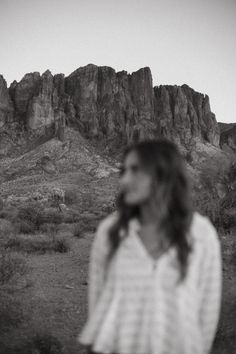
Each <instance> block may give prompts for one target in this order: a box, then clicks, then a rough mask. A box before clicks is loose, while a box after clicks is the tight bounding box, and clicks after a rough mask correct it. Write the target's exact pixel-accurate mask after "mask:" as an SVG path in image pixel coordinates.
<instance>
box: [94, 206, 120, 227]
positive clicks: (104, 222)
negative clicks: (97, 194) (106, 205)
mask: <svg viewBox="0 0 236 354" xmlns="http://www.w3.org/2000/svg"><path fill="white" fill-rule="evenodd" d="M118 215H119V214H118V211H116V210H115V211H113V212H112V213H110V214H108V215H106V216H105V217H104V218H103V219H101V220H100V222H99V223H98V229H102V230H105V229H108V228H109V227H110V226H111V225H113V223H114V222H116V220H117V219H118Z"/></svg>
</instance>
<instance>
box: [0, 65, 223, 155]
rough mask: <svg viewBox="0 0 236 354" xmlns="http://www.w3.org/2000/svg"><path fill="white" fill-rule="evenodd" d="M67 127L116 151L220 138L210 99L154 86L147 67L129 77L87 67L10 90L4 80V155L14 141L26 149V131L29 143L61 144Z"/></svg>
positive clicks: (0, 86)
mask: <svg viewBox="0 0 236 354" xmlns="http://www.w3.org/2000/svg"><path fill="white" fill-rule="evenodd" d="M66 125H69V126H74V127H77V129H78V130H79V131H80V133H81V134H82V136H84V137H85V138H89V139H91V140H96V141H100V142H101V143H104V144H107V145H108V146H109V148H110V149H111V150H115V151H116V150H117V149H119V148H120V146H121V145H122V144H126V143H129V142H131V141H137V140H139V139H141V138H144V137H147V138H150V137H157V136H160V135H162V136H166V137H168V138H171V139H172V140H174V141H175V142H176V143H178V144H179V145H181V146H184V147H186V148H187V147H188V146H189V144H190V142H191V141H192V140H194V139H198V140H200V141H202V142H209V143H210V144H213V145H215V146H219V139H220V129H219V127H218V124H217V121H216V118H215V115H214V114H213V113H212V112H211V109H210V103H209V97H208V96H207V95H203V94H201V93H198V92H196V91H194V90H193V89H192V88H190V87H188V86H187V85H182V86H176V85H175V86H170V85H160V86H156V87H153V83H152V75H151V71H150V69H149V68H148V67H145V68H142V69H140V70H138V71H136V72H133V73H132V74H128V73H127V72H126V71H121V72H115V70H114V69H112V68H110V67H107V66H103V67H98V66H96V65H93V64H89V65H87V66H85V67H80V68H79V69H77V70H75V71H74V72H73V73H71V74H70V75H69V76H67V77H65V76H64V74H57V75H54V76H53V75H52V74H51V72H50V71H49V70H47V71H46V72H45V73H43V74H42V75H40V73H38V72H34V73H28V74H26V75H25V76H24V77H23V78H22V80H21V81H20V82H16V81H14V82H13V83H12V84H11V85H10V88H9V89H8V88H7V86H6V82H5V80H4V78H3V77H2V76H1V77H0V127H1V130H0V134H1V142H2V143H1V146H0V154H2V155H5V154H6V153H8V151H9V149H10V147H12V142H14V143H15V144H16V142H17V144H18V145H19V144H20V145H21V144H23V140H22V136H23V135H25V133H26V132H27V139H29V140H30V141H32V140H35V139H36V138H37V139H38V138H39V137H48V138H51V137H53V136H54V137H59V139H61V140H63V139H64V130H65V126H66ZM10 131H11V132H14V133H12V134H11V136H10V137H9V132H10ZM10 139H11V141H10ZM28 142H29V141H28ZM16 148H17V147H16V146H15V147H14V151H16ZM11 152H12V150H11Z"/></svg>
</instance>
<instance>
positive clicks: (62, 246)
mask: <svg viewBox="0 0 236 354" xmlns="http://www.w3.org/2000/svg"><path fill="white" fill-rule="evenodd" d="M69 249H70V246H69V243H68V241H67V240H66V239H65V238H62V237H61V238H59V237H58V238H56V239H55V240H54V242H53V251H54V252H59V253H66V252H68V251H69Z"/></svg>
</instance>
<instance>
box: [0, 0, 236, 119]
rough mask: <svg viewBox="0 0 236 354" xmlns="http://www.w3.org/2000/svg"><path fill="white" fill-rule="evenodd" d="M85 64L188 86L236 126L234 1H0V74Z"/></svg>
mask: <svg viewBox="0 0 236 354" xmlns="http://www.w3.org/2000/svg"><path fill="white" fill-rule="evenodd" d="M89 63H93V64H96V65H99V66H100V65H106V66H111V67H113V68H114V69H115V70H116V71H120V70H126V71H128V72H129V73H131V72H133V71H136V70H138V69H140V68H141V67H145V66H149V67H150V68H151V71H152V76H153V85H154V86H156V85H164V84H169V85H182V84H187V85H189V86H191V87H192V88H193V89H194V90H196V91H199V92H202V93H204V94H207V95H208V96H209V97H210V104H211V109H212V111H213V112H214V113H215V114H216V119H217V121H218V122H227V123H230V122H236V113H235V107H234V105H235V103H236V69H235V65H236V0H93V1H91V0H65V1H62V0H0V74H2V75H3V76H4V78H5V80H6V81H7V83H8V86H9V85H10V83H11V82H12V81H13V80H15V79H16V80H17V81H19V80H21V79H22V77H23V76H24V75H25V74H26V73H28V72H33V71H39V72H40V73H41V74H42V73H43V72H44V71H46V70H47V69H49V70H51V72H52V74H57V73H64V74H65V75H66V76H67V75H69V74H70V73H71V72H73V71H74V70H76V69H77V68H78V67H80V66H85V65H87V64H89Z"/></svg>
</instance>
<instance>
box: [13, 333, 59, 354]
mask: <svg viewBox="0 0 236 354" xmlns="http://www.w3.org/2000/svg"><path fill="white" fill-rule="evenodd" d="M14 353H17V354H62V353H63V346H62V343H61V342H60V341H59V339H57V338H56V337H54V336H52V335H51V334H49V333H37V334H35V335H34V336H33V337H32V338H29V339H27V340H26V341H25V343H22V345H21V346H20V347H18V348H15V351H14Z"/></svg>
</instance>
